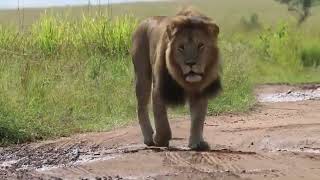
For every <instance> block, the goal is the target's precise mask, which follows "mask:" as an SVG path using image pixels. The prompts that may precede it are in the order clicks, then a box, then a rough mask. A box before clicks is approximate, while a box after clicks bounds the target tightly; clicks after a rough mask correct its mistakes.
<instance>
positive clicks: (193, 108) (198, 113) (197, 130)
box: [189, 97, 210, 151]
mask: <svg viewBox="0 0 320 180" xmlns="http://www.w3.org/2000/svg"><path fill="white" fill-rule="evenodd" d="M189 106H190V114H191V130H190V139H189V147H190V148H191V149H192V150H197V151H204V150H209V149H210V146H209V144H208V143H207V142H206V141H204V139H203V126H204V121H205V117H206V113H207V108H208V99H206V98H199V97H191V98H189Z"/></svg>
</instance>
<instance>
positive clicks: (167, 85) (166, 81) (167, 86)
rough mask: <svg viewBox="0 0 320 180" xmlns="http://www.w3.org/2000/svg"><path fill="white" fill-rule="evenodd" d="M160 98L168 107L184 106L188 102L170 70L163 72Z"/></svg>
mask: <svg viewBox="0 0 320 180" xmlns="http://www.w3.org/2000/svg"><path fill="white" fill-rule="evenodd" d="M159 85H160V96H161V98H162V99H163V100H164V102H165V103H166V104H168V105H173V106H177V105H183V104H185V102H186V97H185V96H186V95H185V91H184V89H183V88H182V87H181V86H180V85H179V84H178V83H177V82H176V81H175V80H174V79H173V78H172V77H171V75H170V74H169V72H168V69H167V68H166V67H165V68H164V69H162V70H161V75H160V84H159Z"/></svg>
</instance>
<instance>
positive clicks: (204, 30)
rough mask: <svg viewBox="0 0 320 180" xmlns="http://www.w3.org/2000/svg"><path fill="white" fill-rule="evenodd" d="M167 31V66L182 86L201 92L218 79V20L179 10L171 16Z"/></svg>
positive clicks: (188, 89)
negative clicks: (213, 20)
mask: <svg viewBox="0 0 320 180" xmlns="http://www.w3.org/2000/svg"><path fill="white" fill-rule="evenodd" d="M179 14H181V15H179ZM193 14H194V13H193ZM166 34H167V39H168V45H167V49H166V66H167V68H168V71H169V73H170V75H171V76H172V77H173V78H174V79H175V81H177V82H178V84H179V85H180V86H182V87H183V88H184V89H186V90H187V91H202V90H204V89H205V88H206V87H208V86H209V85H210V84H211V83H212V82H213V81H215V80H216V79H217V78H218V71H219V70H218V68H219V49H218V46H217V38H218V34H219V27H218V26H217V25H216V24H215V23H213V22H212V21H211V20H210V19H209V18H203V17H202V16H200V15H199V16H197V15H188V14H185V15H184V14H183V12H180V13H178V15H177V16H175V17H173V18H171V21H170V23H169V24H168V26H167V30H166Z"/></svg>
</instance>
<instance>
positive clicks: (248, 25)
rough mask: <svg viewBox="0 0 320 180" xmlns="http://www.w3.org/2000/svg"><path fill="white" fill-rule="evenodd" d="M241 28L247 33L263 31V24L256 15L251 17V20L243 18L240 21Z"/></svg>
mask: <svg viewBox="0 0 320 180" xmlns="http://www.w3.org/2000/svg"><path fill="white" fill-rule="evenodd" d="M240 27H242V28H243V29H244V30H245V31H253V30H259V29H261V27H262V26H261V23H260V21H259V16H258V14H256V13H253V14H251V15H250V17H249V18H246V17H242V18H241V19H240Z"/></svg>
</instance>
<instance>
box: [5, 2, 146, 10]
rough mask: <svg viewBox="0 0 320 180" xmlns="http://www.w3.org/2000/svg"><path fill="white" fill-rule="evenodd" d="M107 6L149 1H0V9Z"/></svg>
mask: <svg viewBox="0 0 320 180" xmlns="http://www.w3.org/2000/svg"><path fill="white" fill-rule="evenodd" d="M89 1H90V3H91V4H99V2H100V3H101V4H108V3H121V2H135V1H150V0H0V9H17V8H18V4H20V7H26V8H30V7H51V6H67V5H84V4H88V2H89Z"/></svg>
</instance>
